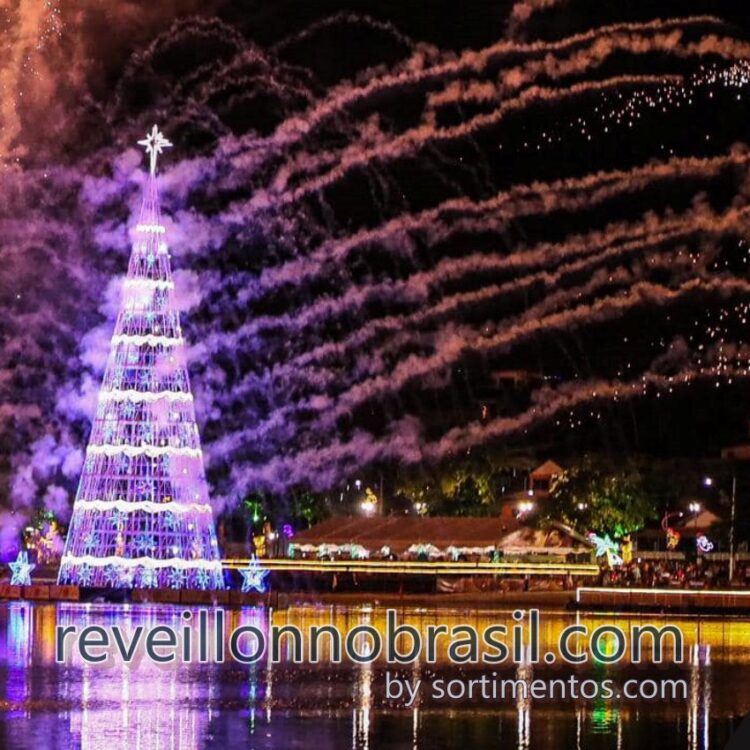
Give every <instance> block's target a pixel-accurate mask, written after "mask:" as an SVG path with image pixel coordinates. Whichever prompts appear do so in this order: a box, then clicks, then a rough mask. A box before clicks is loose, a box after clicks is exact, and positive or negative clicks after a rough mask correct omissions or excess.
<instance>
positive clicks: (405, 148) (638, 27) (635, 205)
mask: <svg viewBox="0 0 750 750" xmlns="http://www.w3.org/2000/svg"><path fill="white" fill-rule="evenodd" d="M559 5H560V3H558V2H550V1H549V0H540V1H539V2H536V0H527V1H526V2H521V3H517V4H516V6H515V7H514V9H513V11H512V12H511V16H510V17H509V25H508V29H509V35H508V36H507V37H506V38H505V39H503V40H500V41H497V42H495V43H493V44H490V45H489V46H487V47H485V48H484V49H478V50H467V51H464V52H461V53H458V54H455V53H446V52H444V51H441V50H440V49H438V48H436V47H435V46H431V45H427V44H424V43H422V42H420V41H418V40H415V41H412V40H411V39H409V38H408V37H407V36H405V35H404V34H403V33H401V32H400V31H399V30H398V29H396V28H395V27H392V26H389V25H388V24H383V23H382V22H374V21H370V20H369V19H367V18H365V17H361V16H352V15H349V14H341V15H339V16H337V17H334V18H332V19H321V20H320V21H319V22H316V23H314V24H312V25H311V26H310V27H309V28H307V29H304V30H302V31H301V32H299V33H296V34H295V35H293V36H291V37H289V38H287V39H282V40H279V41H277V42H276V43H275V44H273V45H269V47H268V48H267V49H265V50H264V49H262V48H261V47H259V46H258V45H256V44H253V43H250V42H249V41H247V40H246V39H245V37H244V36H243V34H242V33H241V32H240V31H239V30H238V29H235V28H232V27H229V26H227V25H226V24H224V23H222V22H221V21H218V20H216V19H206V18H203V19H194V20H185V21H181V22H179V23H177V24H176V25H175V26H174V28H173V29H172V30H170V31H168V32H165V33H163V34H161V35H159V36H158V37H157V38H155V39H154V40H153V41H151V42H150V43H148V44H147V45H145V46H144V47H143V48H142V49H139V50H137V54H136V55H134V56H133V58H132V60H131V62H130V63H129V64H128V66H127V69H126V71H125V74H124V75H123V77H122V80H121V82H120V83H119V84H118V86H117V87H116V94H115V96H114V97H113V99H112V101H109V102H101V103H100V107H101V110H102V111H103V112H104V113H105V119H106V122H107V126H108V127H109V128H111V130H112V133H113V138H114V141H115V144H116V145H115V146H108V147H107V148H106V149H104V150H101V151H94V152H93V153H92V155H91V156H90V158H89V159H88V160H87V161H86V162H85V163H81V164H80V165H78V167H76V168H71V169H70V170H69V171H65V170H59V171H57V172H53V173H46V174H47V176H46V177H43V176H42V174H43V173H41V172H39V173H37V172H32V171H28V172H26V173H24V174H23V175H21V176H20V177H19V180H20V182H19V183H18V187H17V191H18V193H19V194H21V195H23V194H26V197H27V198H28V196H29V195H31V194H32V193H33V191H35V190H36V191H41V194H42V195H43V196H45V197H44V199H43V200H42V201H37V204H38V205H39V209H38V210H37V211H30V210H29V206H31V205H34V204H33V203H32V202H31V201H29V200H26V207H25V208H23V207H22V210H21V211H20V215H19V217H18V218H17V219H16V218H14V216H15V213H16V212H17V211H18V202H16V203H14V204H13V205H11V203H13V202H12V201H11V200H9V199H8V200H7V201H6V202H7V205H3V206H0V210H1V211H2V213H0V221H2V222H5V224H4V226H5V228H6V230H8V229H10V230H12V231H6V233H5V236H7V237H8V238H9V239H8V240H7V241H6V243H5V245H4V246H3V248H2V252H3V256H4V258H5V257H11V256H12V257H15V258H22V257H23V253H24V252H26V251H25V250H24V248H29V247H32V246H34V247H36V246H38V247H40V248H41V253H42V256H43V257H44V258H49V260H50V263H49V274H48V276H49V277H52V276H53V275H54V274H57V275H58V276H63V275H64V276H65V277H66V281H67V282H68V283H69V284H70V287H71V289H72V290H75V292H76V294H78V295H79V298H80V300H82V303H81V307H82V309H81V310H80V311H79V312H77V313H75V314H74V313H73V312H70V313H69V314H68V313H63V314H60V312H59V310H57V309H56V308H55V306H54V305H53V301H58V300H59V299H60V295H61V289H60V287H59V286H58V285H57V284H53V283H52V281H51V280H49V279H47V277H45V284H43V285H42V286H43V289H41V290H40V293H39V295H38V298H35V299H34V300H32V301H31V302H32V303H33V304H31V303H30V305H29V308H28V310H24V311H22V316H21V317H19V319H18V321H17V325H15V327H14V328H13V330H3V333H4V334H5V336H6V338H7V339H8V340H9V341H11V339H12V343H10V344H9V345H4V352H3V356H4V359H3V368H2V370H0V388H2V394H3V406H2V410H1V411H0V414H2V416H3V419H4V420H5V421H6V422H8V423H9V424H10V422H11V420H13V421H14V424H17V425H20V426H21V427H22V431H21V432H22V434H23V435H24V441H23V443H22V444H21V443H17V444H14V445H12V447H11V449H10V450H9V451H8V452H7V454H6V456H7V461H6V463H7V466H8V469H7V480H6V481H7V486H8V492H9V493H10V494H11V496H12V502H13V503H14V505H15V507H16V508H17V509H19V510H28V509H29V508H31V507H33V506H34V505H35V504H36V505H38V504H39V503H42V504H45V505H46V506H48V507H54V508H55V510H56V512H58V513H60V514H61V515H63V516H64V508H65V505H66V503H67V502H68V496H67V494H66V493H68V492H69V490H70V488H71V486H72V482H73V480H74V477H75V473H76V471H77V468H76V467H77V464H78V462H79V461H80V449H81V446H82V445H83V443H84V441H85V436H86V433H87V416H88V414H89V413H90V409H91V408H92V404H93V397H94V394H95V391H96V384H97V379H98V375H99V373H98V369H99V368H100V367H101V352H102V351H103V350H104V348H105V345H106V341H107V338H108V335H109V332H110V326H111V322H110V320H111V316H112V311H113V310H114V309H116V301H117V299H116V297H117V291H118V282H117V280H116V279H115V280H114V281H112V282H111V283H107V279H108V277H109V276H110V275H112V274H114V273H116V272H117V271H119V272H122V270H124V259H125V258H126V256H127V252H128V248H129V226H130V223H132V219H131V218H129V217H128V214H129V211H130V210H131V209H132V207H133V206H134V205H135V203H136V201H137V189H138V180H139V177H138V174H139V161H138V156H137V154H136V152H135V151H133V150H132V149H131V148H129V146H130V145H131V144H132V142H133V141H134V136H136V135H140V128H141V125H150V124H151V121H152V120H153V119H166V120H167V121H169V120H171V122H170V123H169V125H170V127H171V131H168V132H171V133H172V134H173V139H174V140H176V141H179V142H183V143H185V144H188V143H193V144H199V145H198V146H194V147H193V151H192V152H190V153H186V154H185V156H184V158H183V159H182V160H181V161H180V160H179V158H178V157H174V158H173V159H172V161H171V162H170V163H168V164H167V165H166V166H167V167H168V168H167V170H166V171H165V173H164V176H163V181H162V183H163V184H162V188H163V195H164V202H165V209H166V212H167V214H168V215H169V216H170V217H171V226H170V246H171V248H172V251H173V252H174V254H175V256H176V262H175V265H176V266H177V268H178V269H179V271H180V273H181V276H180V275H178V277H177V278H178V284H179V286H180V288H181V295H182V306H183V308H184V309H185V310H187V311H188V312H189V316H188V319H187V321H186V329H185V330H186V335H187V336H188V339H189V340H191V341H192V342H193V349H192V352H191V356H192V366H193V372H194V380H193V382H194V390H195V393H196V399H197V405H198V409H199V415H200V417H201V418H202V420H203V425H202V426H203V428H204V435H205V441H204V442H205V445H206V446H207V449H208V451H209V453H210V457H211V459H212V461H211V466H210V478H211V479H212V481H213V483H214V489H215V493H214V494H215V496H216V497H217V498H218V499H219V500H221V499H226V500H228V501H233V500H236V498H237V497H240V496H242V495H243V494H244V493H246V492H248V491H250V490H252V489H257V488H261V489H265V490H269V491H272V492H274V493H276V494H277V495H279V496H283V495H284V494H285V493H287V492H288V490H289V489H290V488H293V487H296V486H300V485H306V486H310V487H313V488H315V489H321V490H325V489H327V488H330V487H333V486H335V485H337V484H338V483H339V482H341V481H344V480H346V478H347V477H348V476H349V475H350V474H351V473H352V472H355V471H356V472H364V475H365V476H366V475H367V472H368V470H370V469H378V470H382V468H383V467H384V466H400V465H405V466H409V465H414V464H417V463H419V462H422V461H427V462H440V461H445V460H452V459H453V458H455V457H456V456H457V455H461V454H465V452H466V451H467V450H472V451H476V450H482V449H484V448H488V447H491V446H493V445H496V444H498V443H500V444H503V443H508V444H514V445H524V444H526V442H525V441H527V440H529V441H531V440H532V438H533V435H534V433H535V431H538V430H539V429H540V428H544V429H545V430H548V431H549V433H550V434H551V435H552V436H553V439H554V436H555V435H560V434H562V433H564V432H565V431H566V430H570V429H578V430H579V431H581V432H582V433H583V432H585V425H586V424H596V425H597V426H598V425H599V423H601V422H602V421H603V420H604V418H603V417H602V413H603V411H606V412H607V414H606V419H614V420H617V419H618V417H617V413H616V408H615V410H614V411H613V408H612V404H615V405H617V404H623V405H625V404H627V405H628V408H637V404H638V403H639V401H641V400H643V401H644V402H645V401H646V400H647V399H648V394H649V393H652V394H653V393H658V394H660V398H661V399H662V402H668V401H669V398H670V397H676V395H677V394H679V393H681V392H686V391H689V390H690V389H691V388H695V387H701V384H702V383H708V382H710V381H711V380H712V379H714V380H716V379H717V378H718V380H717V382H719V381H721V382H722V383H723V382H730V381H731V382H733V383H734V384H735V385H737V384H739V383H743V382H745V381H746V379H747V376H748V368H747V362H748V355H749V353H750V352H749V351H748V347H747V345H745V344H744V343H743V341H742V338H741V334H740V331H739V328H738V326H739V322H740V321H741V319H742V316H743V315H745V316H746V314H747V302H746V300H748V299H750V285H748V283H746V282H745V281H744V279H743V278H741V270H742V268H741V267H740V266H738V262H737V258H738V256H740V255H742V254H743V253H744V250H743V247H744V246H743V240H742V238H743V237H744V236H745V235H746V232H747V218H748V217H747V208H748V206H747V203H748V201H747V198H748V195H750V189H749V188H748V181H747V180H746V177H745V173H746V170H747V162H748V152H747V148H746V147H745V146H743V145H742V142H743V131H742V129H741V128H739V127H735V128H732V127H726V126H725V125H724V123H722V122H719V121H718V120H717V118H716V117H713V118H712V117H710V116H706V113H707V112H708V113H710V112H711V109H710V106H709V105H710V103H714V104H716V111H717V112H718V111H722V112H724V113H725V115H726V118H728V120H730V121H731V122H732V123H734V122H736V121H742V118H743V117H745V116H746V115H747V105H746V102H745V97H746V96H748V95H750V68H749V67H748V65H747V63H745V62H744V59H743V58H745V57H748V56H750V46H748V44H747V43H746V42H745V41H743V40H741V39H738V38H736V36H735V35H734V34H733V33H732V31H731V30H730V29H729V28H727V27H726V25H725V24H724V23H723V22H722V21H721V19H718V18H714V17H710V16H695V17H691V18H685V19H665V20H652V21H646V22H642V23H620V22H617V20H616V19H613V20H612V22H611V23H608V24H607V25H604V26H601V27H599V28H594V29H587V30H585V31H582V32H580V33H575V34H571V35H570V36H568V37H565V38H561V39H552V40H544V41H540V40H534V39H533V38H529V37H530V34H531V29H532V26H533V22H534V20H535V19H536V18H537V17H541V16H542V15H543V14H544V13H546V12H553V11H554V10H555V8H556V7H558V6H559ZM351 25H359V26H361V28H363V29H367V30H369V31H370V32H371V33H373V34H378V35H380V36H379V37H378V38H379V39H381V40H382V39H383V38H387V39H389V40H390V42H391V44H392V52H391V56H390V58H389V61H388V62H385V61H384V62H382V63H379V64H377V67H376V68H375V69H353V70H350V71H347V72H346V73H345V74H343V75H342V79H341V80H339V81H334V82H333V83H332V84H326V85H323V84H322V83H321V82H320V81H318V80H316V77H315V75H316V74H315V73H314V69H315V68H314V51H315V48H316V44H318V43H319V41H318V40H319V39H321V38H329V37H325V36H324V35H326V34H332V33H335V32H336V29H338V28H348V27H350V26H351ZM521 36H523V37H524V39H523V40H521ZM18 38H19V39H20V37H18ZM196 40H199V42H200V43H199V44H198V43H197V42H196ZM191 45H192V47H193V48H195V49H203V48H205V49H207V50H210V53H207V54H206V55H205V56H199V57H198V59H196V62H195V65H194V67H193V68H192V69H190V70H187V71H185V70H184V68H180V70H179V72H178V71H173V70H171V69H169V60H170V59H175V57H176V56H175V55H174V54H172V50H174V49H180V48H185V47H191ZM20 48H21V45H20V44H19V45H16V47H15V50H16V52H18V50H19V49H20ZM305 54H307V55H309V56H310V66H309V68H306V67H305V66H306V60H305ZM177 57H178V56H177ZM13 59H20V58H13ZM8 80H10V79H8ZM139 87H140V88H139ZM132 100H138V101H145V102H149V104H148V105H146V106H142V108H141V109H139V110H137V111H136V115H137V117H136V119H137V120H138V122H137V123H133V124H132V125H131V124H130V123H128V124H125V123H124V122H123V121H124V119H125V118H124V114H125V113H127V117H128V119H131V112H130V110H129V107H130V106H132V105H130V104H129V102H131V101H132ZM718 102H720V103H721V106H719V105H718ZM726 113H728V114H726ZM699 115H700V116H699ZM733 118H734V119H733ZM165 126H166V123H165ZM657 131H658V132H659V134H660V135H659V142H658V143H657V142H655V141H653V139H652V138H651V134H652V133H654V132H657ZM687 131H689V133H687ZM686 133H687V134H686ZM50 174H51V175H52V176H51V177H50V176H49V175H50ZM45 181H46V183H45ZM45 184H47V185H48V186H47V188H46V190H47V191H54V192H55V194H56V195H59V197H58V199H57V201H51V200H50V198H49V197H48V194H47V192H45V190H44V189H43V187H40V186H44V185H45ZM71 206H73V209H72V210H71V209H70V207H71ZM42 212H43V213H44V214H46V218H45V220H44V221H42V216H41V213H42ZM24 214H25V215H24ZM32 226H33V229H32V228H31V227H32ZM63 248H64V250H65V252H62V249H63ZM76 260H77V261H78V262H76ZM19 262H20V261H19ZM16 270H17V269H16ZM0 278H1V279H2V287H1V291H2V293H3V295H4V297H3V301H4V302H5V296H6V295H7V297H8V301H9V303H10V300H11V296H10V295H12V292H13V276H12V275H11V273H10V271H9V273H8V274H7V276H1V277H0ZM105 290H106V291H105ZM45 296H46V297H47V298H48V299H45ZM697 301H698V302H700V303H701V304H704V305H705V306H706V308H707V310H708V311H710V313H711V316H709V317H708V318H707V319H708V320H710V323H707V324H705V325H703V324H701V325H700V326H697V325H695V321H694V320H689V319H687V316H686V315H685V313H684V312H683V311H684V310H686V309H691V305H693V306H694V305H695V304H696V302H697ZM12 304H16V303H12ZM730 311H731V315H730V314H729V312H730ZM649 313H650V314H651V315H658V317H659V321H660V322H659V325H655V326H653V333H651V331H650V330H648V331H646V333H645V336H646V337H647V338H648V340H647V341H644V342H643V347H642V349H643V351H642V352H641V353H638V352H636V353H634V352H633V351H631V350H630V349H629V348H628V347H627V346H625V345H623V344H622V341H623V336H622V331H623V330H624V327H627V326H628V325H630V326H632V325H633V321H634V320H640V319H641V317H642V316H644V315H647V314H649ZM716 321H718V322H716ZM47 330H49V331H50V333H51V332H54V334H55V336H56V337H57V340H56V342H55V344H54V346H53V348H52V349H50V348H45V347H39V346H38V345H37V347H36V350H34V349H33V348H29V347H32V344H33V342H34V341H35V340H36V339H38V338H39V337H40V335H41V332H42V331H47ZM600 331H605V332H609V333H608V336H607V338H608V339H609V340H610V342H611V343H609V344H608V350H607V356H606V357H604V356H602V355H601V354H600V352H599V351H598V350H597V344H596V343H595V341H596V338H597V336H599V333H598V332H600ZM589 339H591V341H592V343H591V344H590V345H589V343H588V342H589ZM675 342H679V345H677V344H675ZM25 348H29V351H37V356H36V357H35V358H34V361H33V362H32V363H31V365H29V366H28V373H29V374H30V375H33V376H34V377H29V378H26V379H25V381H24V382H25V383H26V385H25V386H24V387H21V385H20V384H19V380H18V377H17V375H15V374H14V367H16V366H17V357H18V356H19V354H18V353H19V352H21V351H23V350H24V349H25ZM55 349H56V350H57V352H56V353H55V354H54V355H52V354H50V352H51V351H54V350H55ZM59 352H63V354H62V355H60V354H59ZM14 357H15V359H14ZM666 362H672V363H673V364H672V365H670V366H672V367H673V368H674V371H669V372H664V371H663V369H662V368H664V367H667V365H666V364H665V363H666ZM508 371H513V372H516V373H520V376H519V378H520V379H519V380H518V383H516V384H514V385H513V386H512V387H510V386H507V385H505V384H504V382H503V380H502V377H503V376H502V374H503V373H504V372H508ZM40 373H45V374H44V376H41V375H40ZM582 373H584V374H585V375H582ZM35 378H36V379H35ZM30 383H33V386H32V385H29V384H30ZM488 393H489V394H490V395H489V396H488V395H487V394H488ZM488 404H489V405H488ZM605 404H608V408H607V409H606V410H605V409H604V405H605ZM52 412H54V413H55V428H54V430H51V431H50V430H49V429H48V428H47V427H46V426H45V421H46V420H45V415H46V414H49V413H52ZM485 415H486V416H485Z"/></svg>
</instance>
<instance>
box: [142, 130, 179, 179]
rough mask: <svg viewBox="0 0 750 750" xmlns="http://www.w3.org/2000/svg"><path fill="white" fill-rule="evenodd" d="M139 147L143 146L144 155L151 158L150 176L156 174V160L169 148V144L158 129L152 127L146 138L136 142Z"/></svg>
mask: <svg viewBox="0 0 750 750" xmlns="http://www.w3.org/2000/svg"><path fill="white" fill-rule="evenodd" d="M138 145H139V146H143V147H144V148H145V149H146V153H147V154H148V155H149V156H150V157H151V169H150V171H151V174H152V175H153V174H156V158H157V157H158V156H159V154H160V153H161V152H162V151H163V150H164V149H165V148H170V147H171V145H172V144H171V142H170V141H168V140H167V139H166V138H165V137H164V135H163V133H161V131H160V130H159V128H157V127H156V125H154V127H152V128H151V132H150V133H147V134H146V137H145V138H144V139H143V140H142V141H138Z"/></svg>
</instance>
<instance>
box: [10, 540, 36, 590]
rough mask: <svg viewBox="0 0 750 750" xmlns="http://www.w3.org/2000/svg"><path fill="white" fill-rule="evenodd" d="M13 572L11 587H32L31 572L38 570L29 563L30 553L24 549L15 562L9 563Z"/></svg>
mask: <svg viewBox="0 0 750 750" xmlns="http://www.w3.org/2000/svg"><path fill="white" fill-rule="evenodd" d="M8 567H9V568H10V570H11V578H10V585H11V586H31V571H32V570H34V568H36V565H35V564H34V563H30V562H29V553H28V552H27V551H26V550H25V549H24V550H21V551H20V552H19V553H18V557H17V558H16V560H15V562H12V563H8Z"/></svg>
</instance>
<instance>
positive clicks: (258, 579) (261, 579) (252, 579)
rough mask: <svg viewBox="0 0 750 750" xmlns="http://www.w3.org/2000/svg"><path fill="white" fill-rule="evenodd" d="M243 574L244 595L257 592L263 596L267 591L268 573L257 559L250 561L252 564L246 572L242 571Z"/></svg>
mask: <svg viewBox="0 0 750 750" xmlns="http://www.w3.org/2000/svg"><path fill="white" fill-rule="evenodd" d="M240 573H241V574H242V593H243V594H247V593H249V592H250V591H257V592H258V593H259V594H262V593H264V592H265V590H266V576H267V575H268V571H267V570H265V569H263V568H261V567H260V564H259V563H258V561H257V559H256V558H254V557H253V558H252V559H251V560H250V564H249V565H248V566H247V568H245V569H244V570H240Z"/></svg>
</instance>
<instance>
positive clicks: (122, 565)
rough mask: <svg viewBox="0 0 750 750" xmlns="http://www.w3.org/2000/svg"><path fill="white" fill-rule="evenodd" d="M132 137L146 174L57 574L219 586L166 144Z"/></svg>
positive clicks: (124, 582)
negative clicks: (163, 202)
mask: <svg viewBox="0 0 750 750" xmlns="http://www.w3.org/2000/svg"><path fill="white" fill-rule="evenodd" d="M139 144H140V145H141V146H144V147H145V149H146V153H147V155H148V157H149V161H150V165H149V167H150V168H149V174H148V177H147V179H146V180H145V188H144V192H143V201H142V204H141V212H140V216H139V217H138V222H137V224H136V226H135V227H133V236H134V240H133V243H132V251H131V255H130V261H129V264H128V272H127V276H126V277H125V280H124V282H123V285H122V304H121V307H120V310H119V313H118V316H117V321H116V323H115V330H114V335H113V336H112V341H111V346H110V351H109V358H108V359H107V365H106V368H105V371H104V377H103V381H102V386H101V389H100V391H99V401H98V407H97V411H96V416H95V419H94V424H93V427H92V431H91V437H90V439H89V444H88V446H87V449H86V460H85V462H84V467H83V471H82V472H81V478H80V482H79V485H78V493H77V495H76V499H75V504H74V506H73V517H72V519H71V523H70V528H69V530H68V537H67V539H66V542H65V551H64V553H63V556H62V560H61V562H60V572H59V575H58V583H60V584H78V585H85V586H91V587H95V588H98V587H104V586H106V587H112V588H167V587H170V588H175V589H183V588H185V589H223V588H224V579H223V576H222V567H221V555H220V552H219V545H218V542H217V539H216V530H215V527H214V519H213V512H212V508H211V504H210V502H209V497H208V485H207V483H206V475H205V470H204V466H203V453H202V450H201V444H200V436H199V434H198V427H197V425H196V420H195V405H194V400H193V394H192V392H191V390H190V381H189V378H188V373H187V369H186V366H185V359H186V358H185V341H184V339H183V335H182V328H181V325H180V315H179V311H178V309H177V306H176V303H175V293H176V292H175V283H174V279H173V277H172V269H171V260H170V254H169V247H168V245H167V242H166V236H167V234H166V227H165V224H164V222H163V221H162V217H161V210H160V207H159V192H158V186H157V181H156V162H157V157H158V156H159V155H160V154H161V153H162V152H163V150H164V149H166V148H169V147H170V146H171V145H172V144H171V143H170V142H169V141H168V140H167V139H166V138H165V137H164V136H163V135H162V133H160V132H159V130H158V128H157V127H156V126H154V127H153V128H152V130H151V131H150V132H149V133H148V135H147V136H146V138H144V139H143V140H142V141H139Z"/></svg>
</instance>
